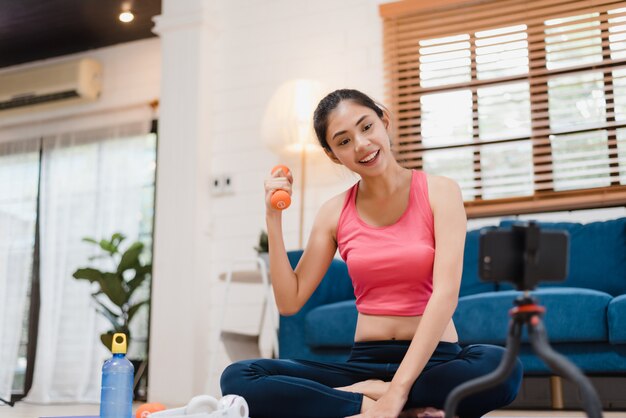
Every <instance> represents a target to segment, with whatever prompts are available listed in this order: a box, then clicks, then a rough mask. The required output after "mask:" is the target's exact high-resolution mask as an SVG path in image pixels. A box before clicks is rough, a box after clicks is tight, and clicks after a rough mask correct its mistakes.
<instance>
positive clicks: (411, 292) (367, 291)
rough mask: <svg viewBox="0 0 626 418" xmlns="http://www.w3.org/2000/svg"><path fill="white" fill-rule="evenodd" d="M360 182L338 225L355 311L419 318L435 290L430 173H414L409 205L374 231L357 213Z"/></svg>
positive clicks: (351, 191)
mask: <svg viewBox="0 0 626 418" xmlns="http://www.w3.org/2000/svg"><path fill="white" fill-rule="evenodd" d="M358 190H359V183H356V184H355V185H354V186H352V188H350V190H348V193H347V196H346V200H345V202H344V205H343V209H342V211H341V216H340V217H339V223H338V224H337V245H338V247H339V254H341V257H342V258H343V259H344V261H345V262H346V264H347V265H348V272H349V273H350V277H351V278H352V284H353V286H354V294H355V296H356V307H357V310H358V311H359V312H361V313H364V314H372V315H395V316H416V315H421V314H423V313H424V309H425V308H426V304H427V303H428V299H430V295H431V294H432V292H433V263H434V259H435V234H434V219H433V213H432V210H431V208H430V204H429V200H428V184H427V182H426V173H424V172H423V171H415V170H414V171H413V172H412V175H411V190H410V196H409V203H408V205H407V208H406V210H405V211H404V213H403V214H402V216H401V217H400V218H399V219H398V220H397V221H396V222H395V223H394V224H392V225H389V226H382V227H376V226H371V225H368V224H367V223H365V222H364V221H363V220H362V219H361V218H360V217H359V214H358V213H357V209H356V197H357V193H358Z"/></svg>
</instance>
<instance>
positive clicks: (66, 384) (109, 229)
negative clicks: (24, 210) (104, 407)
mask: <svg viewBox="0 0 626 418" xmlns="http://www.w3.org/2000/svg"><path fill="white" fill-rule="evenodd" d="M148 125H149V124H148V123H147V122H146V123H137V124H130V125H125V126H121V127H115V128H106V129H98V130H91V131H85V132H77V133H68V134H62V135H57V136H54V137H47V138H44V140H43V152H44V154H43V155H44V156H43V164H42V184H41V215H40V216H41V219H40V224H41V230H40V236H41V266H40V269H41V308H40V316H39V318H40V319H39V334H38V344H37V356H36V361H35V371H34V377H33V386H32V388H31V391H30V393H29V394H28V397H27V399H26V400H27V401H30V402H37V403H48V402H97V401H98V400H99V395H100V393H99V390H100V369H101V367H102V362H103V361H104V359H106V358H107V357H108V356H110V354H109V353H108V352H107V351H106V349H105V348H104V346H103V345H102V344H101V342H100V338H99V335H100V333H102V332H105V331H106V330H108V323H107V322H106V321H104V320H103V318H101V317H100V316H99V315H98V314H97V313H96V311H95V307H94V303H93V301H92V299H91V293H92V292H93V291H94V289H93V288H92V287H91V286H92V285H91V284H90V283H88V282H85V281H78V280H75V279H74V278H73V277H72V273H73V272H74V271H75V270H76V269H77V268H78V267H81V266H87V265H93V264H94V263H95V262H90V261H88V257H89V256H91V255H94V253H95V252H96V251H95V249H94V247H93V246H92V245H90V244H87V243H84V242H82V238H83V237H85V236H90V237H94V238H97V239H100V238H102V237H110V236H111V234H113V233H114V232H121V233H123V234H124V235H126V236H127V237H128V240H127V242H130V241H133V240H136V239H139V238H141V237H142V236H148V237H149V236H151V231H152V211H153V207H154V205H153V195H154V169H155V158H156V137H155V135H153V134H149V133H148V131H149V126H148ZM148 239H149V238H148ZM101 267H103V268H109V269H110V268H112V267H111V266H107V265H101ZM142 309H145V308H142Z"/></svg>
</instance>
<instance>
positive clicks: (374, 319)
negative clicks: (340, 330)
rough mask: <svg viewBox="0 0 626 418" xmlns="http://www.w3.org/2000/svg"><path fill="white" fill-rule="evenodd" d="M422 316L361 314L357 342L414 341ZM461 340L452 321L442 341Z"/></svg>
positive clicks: (357, 327)
mask: <svg viewBox="0 0 626 418" xmlns="http://www.w3.org/2000/svg"><path fill="white" fill-rule="evenodd" d="M421 319H422V317H421V316H388V315H368V314H363V313H359V318H358V321H357V324H356V332H355V335H354V340H355V341H383V340H412V339H413V336H414V335H415V331H417V327H418V326H419V323H420V321H421ZM458 340H459V337H458V335H457V333H456V328H455V327H454V323H453V322H452V320H450V323H448V326H447V327H446V330H445V331H444V333H443V336H442V337H441V341H446V342H451V343H455V342H457V341H458Z"/></svg>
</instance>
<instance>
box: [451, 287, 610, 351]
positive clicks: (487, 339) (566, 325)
mask: <svg viewBox="0 0 626 418" xmlns="http://www.w3.org/2000/svg"><path fill="white" fill-rule="evenodd" d="M520 293H521V292H518V291H514V290H507V291H503V292H489V293H482V294H478V295H471V296H466V297H463V298H460V299H459V305H458V307H457V309H456V312H455V313H454V317H453V318H454V320H455V324H456V326H457V331H458V333H459V340H460V342H461V343H463V344H474V343H489V344H504V343H505V342H506V336H507V333H508V323H509V315H508V312H509V310H510V309H511V308H512V307H513V300H515V298H516V297H517V296H519V295H520ZM532 294H533V295H534V296H536V297H537V299H538V300H539V304H540V305H543V306H545V307H546V314H545V315H544V318H543V322H544V326H545V328H546V331H547V333H548V338H549V339H550V342H554V343H566V342H578V341H584V342H603V341H604V342H606V341H607V340H608V329H607V314H606V312H607V306H608V305H609V302H610V300H611V296H610V295H608V294H606V293H603V292H599V291H596V290H589V289H577V288H546V289H539V290H536V291H534V292H532ZM522 340H523V341H528V336H527V332H526V330H524V333H523V336H522Z"/></svg>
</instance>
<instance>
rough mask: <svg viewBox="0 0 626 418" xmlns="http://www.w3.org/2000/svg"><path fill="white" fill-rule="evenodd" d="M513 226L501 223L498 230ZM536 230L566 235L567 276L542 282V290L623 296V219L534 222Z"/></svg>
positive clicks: (625, 221) (625, 265)
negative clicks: (564, 289)
mask: <svg viewBox="0 0 626 418" xmlns="http://www.w3.org/2000/svg"><path fill="white" fill-rule="evenodd" d="M514 223H517V221H513V220H503V221H502V222H500V226H502V227H510V226H511V225H512V224H514ZM538 224H539V227H540V228H545V229H561V230H563V229H564V230H566V231H568V232H569V234H570V256H569V274H568V276H567V278H566V279H565V282H552V283H550V282H543V283H541V286H542V287H549V286H559V287H562V286H567V287H579V288H586V289H595V290H599V291H601V292H606V293H608V294H610V295H613V296H618V295H621V294H624V293H626V218H619V219H614V220H611V221H605V222H592V223H588V224H580V223H572V222H538Z"/></svg>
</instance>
